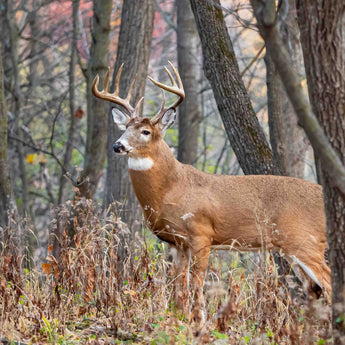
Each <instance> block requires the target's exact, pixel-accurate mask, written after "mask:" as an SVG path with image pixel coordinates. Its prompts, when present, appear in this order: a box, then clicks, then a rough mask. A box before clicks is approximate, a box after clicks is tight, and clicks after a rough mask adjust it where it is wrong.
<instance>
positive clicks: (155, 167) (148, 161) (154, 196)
mask: <svg viewBox="0 0 345 345" xmlns="http://www.w3.org/2000/svg"><path fill="white" fill-rule="evenodd" d="M128 166H129V173H130V177H131V180H132V185H133V188H134V191H135V194H136V196H137V198H138V200H139V202H140V204H141V207H142V208H143V210H144V213H145V217H146V218H147V215H148V214H152V212H153V213H157V214H159V213H160V208H161V206H162V203H163V198H164V195H165V194H166V193H167V192H168V191H169V189H170V188H171V187H172V186H173V184H174V183H176V182H177V176H179V175H180V174H181V167H180V166H181V163H179V162H178V161H177V160H176V159H175V157H174V155H173V153H172V152H171V150H170V148H169V146H168V145H167V144H166V142H165V141H163V140H161V141H160V142H159V143H158V144H157V145H156V146H155V149H154V150H152V151H150V153H149V154H148V155H145V156H143V157H140V158H129V161H128Z"/></svg>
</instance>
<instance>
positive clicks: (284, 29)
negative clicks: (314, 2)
mask: <svg viewBox="0 0 345 345" xmlns="http://www.w3.org/2000/svg"><path fill="white" fill-rule="evenodd" d="M279 31H280V34H281V36H282V39H283V42H284V46H285V48H286V50H287V51H288V52H289V54H290V56H291V58H292V61H293V68H294V69H295V71H296V72H297V74H298V75H299V76H301V77H302V74H303V73H302V70H303V67H304V66H303V61H302V59H303V57H302V48H301V45H300V42H299V40H298V37H299V30H298V23H297V20H296V8H295V1H294V0H289V1H284V2H282V4H281V7H280V11H279ZM265 63H266V69H267V106H268V119H269V120H268V123H269V129H270V142H271V147H272V151H273V156H274V158H275V160H276V161H277V162H278V165H279V168H280V171H281V172H282V174H283V175H287V176H294V177H299V178H305V177H308V176H306V173H305V170H306V169H305V166H306V155H307V154H308V151H310V150H311V146H310V143H309V141H308V139H307V137H306V135H305V133H304V131H303V129H302V128H300V127H299V126H298V121H297V116H296V113H295V111H294V109H293V106H292V104H291V102H290V100H289V98H288V96H287V94H286V92H285V89H284V87H283V85H282V83H281V80H280V77H279V73H278V71H277V70H276V67H275V66H274V63H273V61H272V59H271V57H270V55H269V52H267V51H266V56H265Z"/></svg>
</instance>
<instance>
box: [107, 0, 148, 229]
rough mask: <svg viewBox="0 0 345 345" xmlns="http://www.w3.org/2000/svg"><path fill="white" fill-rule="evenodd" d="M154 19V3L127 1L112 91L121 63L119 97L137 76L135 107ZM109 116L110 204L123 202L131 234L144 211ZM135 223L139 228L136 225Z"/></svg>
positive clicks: (142, 88) (142, 86)
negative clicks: (115, 149)
mask: <svg viewBox="0 0 345 345" xmlns="http://www.w3.org/2000/svg"><path fill="white" fill-rule="evenodd" d="M153 19H154V3H153V1H152V0H148V1H131V0H125V1H124V2H123V7H122V14H121V27H120V36H119V44H118V48H117V57H116V63H115V68H114V76H113V83H112V84H113V85H112V89H113V88H114V83H115V76H116V74H117V71H118V70H119V68H120V66H121V64H122V63H124V68H123V72H122V77H121V80H120V97H126V96H127V93H128V90H129V86H130V83H131V81H132V80H133V78H134V77H135V75H137V79H136V84H135V87H134V90H133V92H132V100H131V103H132V104H136V102H137V101H138V100H139V99H140V98H141V97H142V96H143V95H144V93H145V82H146V76H147V68H148V62H149V57H150V47H151V40H152V31H153ZM103 102H104V101H103ZM104 103H105V102H104ZM108 110H109V107H108ZM122 110H123V109H122ZM108 114H109V117H108V124H109V128H108V144H107V147H108V149H107V150H108V151H107V154H108V168H107V183H106V198H107V203H108V204H109V203H111V202H113V201H119V202H121V203H123V205H122V206H121V213H120V215H121V218H122V220H123V221H125V222H126V223H127V224H128V226H129V228H130V229H131V231H132V232H134V231H136V230H138V229H139V228H140V226H141V225H140V224H141V208H140V206H139V203H138V201H137V199H136V197H135V194H134V191H133V188H132V185H131V181H130V178H129V174H128V166H127V158H126V157H118V156H115V154H114V152H113V144H114V142H115V141H116V140H117V139H118V138H119V137H120V136H121V131H120V130H119V129H118V128H117V126H116V125H115V124H114V121H113V118H112V115H111V113H109V111H108ZM135 224H136V225H137V226H134V225H135Z"/></svg>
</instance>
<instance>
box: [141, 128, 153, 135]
mask: <svg viewBox="0 0 345 345" xmlns="http://www.w3.org/2000/svg"><path fill="white" fill-rule="evenodd" d="M141 133H143V134H145V135H149V134H151V132H150V131H147V130H146V129H144V130H143V131H142V132H141Z"/></svg>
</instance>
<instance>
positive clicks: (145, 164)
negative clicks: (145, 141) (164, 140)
mask: <svg viewBox="0 0 345 345" xmlns="http://www.w3.org/2000/svg"><path fill="white" fill-rule="evenodd" d="M152 166H153V160H152V159H151V158H148V157H146V158H133V157H129V159H128V168H129V169H132V170H149V169H151V168H152Z"/></svg>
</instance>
